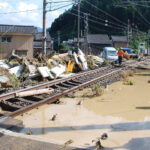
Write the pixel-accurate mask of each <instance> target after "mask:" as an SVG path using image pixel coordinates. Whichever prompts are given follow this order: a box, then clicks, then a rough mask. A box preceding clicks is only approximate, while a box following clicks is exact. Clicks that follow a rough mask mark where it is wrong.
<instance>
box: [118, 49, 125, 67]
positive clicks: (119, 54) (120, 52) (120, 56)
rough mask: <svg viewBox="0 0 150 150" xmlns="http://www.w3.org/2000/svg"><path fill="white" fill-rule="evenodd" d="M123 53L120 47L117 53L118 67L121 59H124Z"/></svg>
mask: <svg viewBox="0 0 150 150" xmlns="http://www.w3.org/2000/svg"><path fill="white" fill-rule="evenodd" d="M124 55H125V54H124V52H123V50H122V48H121V47H120V49H119V51H118V60H119V65H121V64H122V58H123V57H124Z"/></svg>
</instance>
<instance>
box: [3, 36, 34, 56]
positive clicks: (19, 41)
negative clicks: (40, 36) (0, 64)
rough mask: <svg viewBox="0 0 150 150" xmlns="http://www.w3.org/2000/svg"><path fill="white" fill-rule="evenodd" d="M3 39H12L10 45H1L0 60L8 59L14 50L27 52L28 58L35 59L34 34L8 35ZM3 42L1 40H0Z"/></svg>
mask: <svg viewBox="0 0 150 150" xmlns="http://www.w3.org/2000/svg"><path fill="white" fill-rule="evenodd" d="M3 37H11V42H10V43H3V42H1V43H0V46H1V49H2V50H1V51H2V52H1V53H0V58H7V57H8V56H9V55H10V54H11V53H12V50H13V49H14V50H17V51H27V57H28V58H32V57H33V39H34V36H33V35H32V34H24V35H19V34H15V35H14V34H7V35H6V36H3ZM0 41H1V39H0Z"/></svg>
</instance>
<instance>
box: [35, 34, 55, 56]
mask: <svg viewBox="0 0 150 150" xmlns="http://www.w3.org/2000/svg"><path fill="white" fill-rule="evenodd" d="M42 40H43V33H42V32H38V33H36V34H35V37H34V54H35V53H36V52H42ZM46 40H47V42H46V48H47V53H48V52H49V51H50V50H51V49H52V40H51V37H50V35H49V33H48V32H47V37H46Z"/></svg>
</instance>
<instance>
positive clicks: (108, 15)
mask: <svg viewBox="0 0 150 150" xmlns="http://www.w3.org/2000/svg"><path fill="white" fill-rule="evenodd" d="M85 2H86V3H88V4H90V5H91V6H93V7H95V8H96V9H98V10H99V11H101V12H102V13H104V14H106V15H107V16H109V17H111V18H112V19H114V20H116V21H118V22H119V23H121V24H124V25H125V26H127V24H125V23H123V22H122V21H120V20H119V19H117V18H116V17H114V16H112V15H110V14H109V13H107V12H105V11H104V10H102V9H100V8H98V7H97V6H95V5H93V4H92V3H90V2H88V1H85Z"/></svg>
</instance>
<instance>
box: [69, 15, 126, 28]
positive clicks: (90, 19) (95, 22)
mask: <svg viewBox="0 0 150 150" xmlns="http://www.w3.org/2000/svg"><path fill="white" fill-rule="evenodd" d="M68 13H70V14H72V15H74V16H78V15H77V14H75V13H72V12H68ZM80 18H84V17H82V16H80ZM89 21H91V22H94V23H97V24H100V25H102V26H105V24H104V23H101V22H98V21H95V20H92V19H89ZM105 27H110V28H113V29H119V30H120V29H122V30H123V29H124V28H119V27H113V26H111V25H108V26H105Z"/></svg>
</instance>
